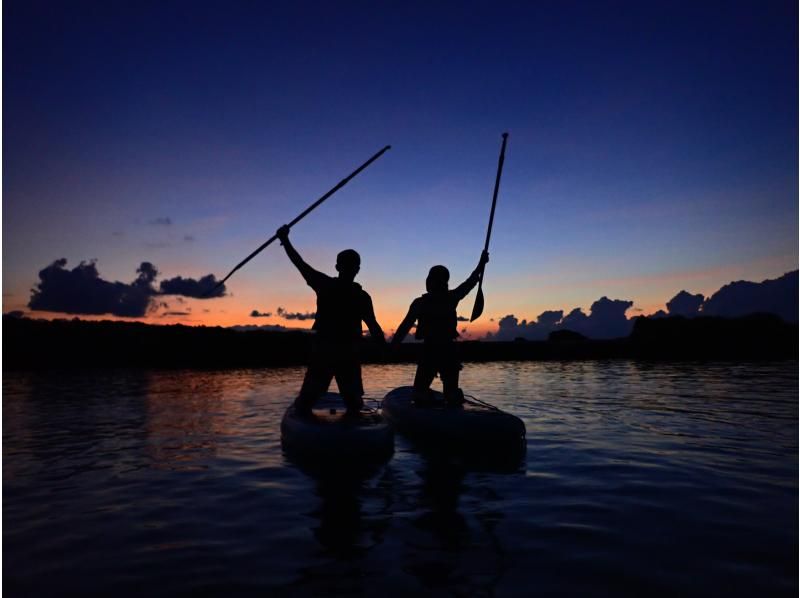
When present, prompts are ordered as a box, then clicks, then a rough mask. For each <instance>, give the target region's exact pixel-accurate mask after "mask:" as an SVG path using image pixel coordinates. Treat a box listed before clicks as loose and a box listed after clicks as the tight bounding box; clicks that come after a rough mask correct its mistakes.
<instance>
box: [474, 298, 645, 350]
mask: <svg viewBox="0 0 800 598" xmlns="http://www.w3.org/2000/svg"><path fill="white" fill-rule="evenodd" d="M631 306H633V301H623V300H620V299H609V298H608V297H601V298H600V299H598V300H597V301H595V302H594V303H592V307H591V308H590V313H589V315H586V314H585V313H583V311H582V310H581V309H580V308H579V307H578V308H575V309H573V310H572V311H571V312H569V313H568V314H567V315H566V316H565V315H564V312H563V311H562V310H550V311H545V312H542V313H541V314H540V315H539V317H538V318H537V319H536V321H530V322H528V321H527V320H522V321H521V322H520V321H519V320H518V319H517V317H516V316H514V315H507V316H505V317H503V318H501V319H500V321H499V322H498V330H497V332H496V333H495V334H492V335H490V336H487V338H491V339H492V340H498V341H509V340H514V339H516V338H524V339H527V340H545V339H546V338H547V337H548V336H549V335H550V333H551V332H556V331H558V330H571V331H573V332H578V333H580V334H582V335H584V336H586V337H588V338H619V337H623V336H628V335H629V334H630V332H631V329H632V328H633V320H629V319H628V318H626V317H625V312H626V311H627V310H628V309H630V308H631Z"/></svg>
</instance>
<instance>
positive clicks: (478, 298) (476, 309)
mask: <svg viewBox="0 0 800 598" xmlns="http://www.w3.org/2000/svg"><path fill="white" fill-rule="evenodd" d="M482 313H483V289H482V288H481V287H478V294H477V295H475V305H473V306H472V315H471V316H470V318H469V321H470V322H474V321H475V320H477V319H478V318H480V317H481V314H482Z"/></svg>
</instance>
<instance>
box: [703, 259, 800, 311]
mask: <svg viewBox="0 0 800 598" xmlns="http://www.w3.org/2000/svg"><path fill="white" fill-rule="evenodd" d="M797 305H798V277H797V270H793V271H792V272H787V273H786V274H784V275H783V276H781V277H779V278H776V279H773V280H764V281H762V282H748V281H744V280H740V281H737V282H732V283H730V284H727V285H725V286H724V287H722V288H721V289H720V290H718V291H717V292H716V293H714V294H713V295H711V297H709V298H708V299H707V300H706V301H705V302H704V303H703V309H702V315H704V316H724V317H727V318H735V317H739V316H746V315H748V314H752V313H772V314H776V315H778V316H780V317H781V318H783V319H784V320H786V321H787V322H797Z"/></svg>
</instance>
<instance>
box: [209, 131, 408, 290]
mask: <svg viewBox="0 0 800 598" xmlns="http://www.w3.org/2000/svg"><path fill="white" fill-rule="evenodd" d="M391 147H392V146H391V145H387V146H386V147H384V148H383V149H382V150H381V151H379V152H377V153H376V154H375V155H374V156H372V157H371V158H370V159H369V160H367V161H366V162H364V163H363V164H362V165H361V166H359V167H358V168H356V169H355V170H354V171H353V172H351V173H350V174H349V175H347V176H346V177H345V178H343V179H342V180H341V181H339V182H338V183H337V184H336V186H335V187H333V189H331V190H330V191H328V192H327V193H326V194H325V195H323V196H322V197H320V198H319V199H318V200H317V201H315V202H314V203H312V204H311V205H310V206H308V207H307V208H306V209H305V210H303V212H301V213H300V215H299V216H297V218H295V219H294V220H292V221H291V222H290V223H289V224H288V225H287V226H289V228H291V227H293V226H294V225H295V224H297V223H298V222H300V221H301V220H302V219H303V218H305V217H306V216H308V214H309V213H310V212H311V211H312V210H313V209H314V208H316V207H317V206H319V205H320V204H321V203H322V202H323V201H325V200H326V199H328V198H329V197H330V196H331V195H333V194H334V193H336V192H337V191H338V190H339V189H341V188H342V187H344V186H345V185H346V184H347V183H349V182H350V179H352V178H353V177H355V176H356V175H357V174H358V173H359V172H361V171H362V170H364V169H365V168H366V167H367V166H369V165H370V164H372V163H373V162H374V161H375V160H377V159H378V158H380V157H381V156H382V155H383V153H384V152H385V151H386V150H388V149H390V148H391ZM277 238H278V235H272V236H271V237H270V238H269V239H267V240H266V241H265V242H264V243H263V244H262V245H261V246H260V247H259V248H258V249H256V250H255V251H254V252H253V253H251V254H250V255H248V256H247V257H246V258H244V259H243V260H242V261H241V262H239V263H238V264H236V267H235V268H234V269H233V270H231V271H230V272H228V275H227V276H226V277H225V278H223V279H222V280H220V281H219V282H218V283H217V284H216V286H215V287H214V288H213V289H211V290H210V291H208V293H207V294H209V295H210V294H211V293H213V292H214V291H215V290H216V289H218V288H219V287H221V286H222V285H223V284H225V281H226V280H228V279H229V278H230V277H231V276H233V273H234V272H236V271H237V270H238V269H239V268H241V267H242V266H244V265H245V264H246V263H247V262H249V261H250V260H252V259H253V258H254V257H256V256H257V255H258V254H259V253H261V251H263V250H264V249H265V248H266V247H267V246H268V245H269V244H270V243H272V242H273V241H275V239H277Z"/></svg>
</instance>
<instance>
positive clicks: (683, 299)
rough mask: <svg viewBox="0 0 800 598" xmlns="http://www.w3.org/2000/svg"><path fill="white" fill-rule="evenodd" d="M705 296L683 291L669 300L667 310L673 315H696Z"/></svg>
mask: <svg viewBox="0 0 800 598" xmlns="http://www.w3.org/2000/svg"><path fill="white" fill-rule="evenodd" d="M704 300H705V297H703V296H702V295H700V294H698V295H692V294H691V293H688V292H686V291H681V292H680V293H678V294H677V295H675V296H674V297H673V298H672V299H670V300H669V301H668V302H667V312H668V313H669V315H671V316H685V317H691V316H696V315H697V314H698V313H700V307H701V306H702V305H703V301H704Z"/></svg>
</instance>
